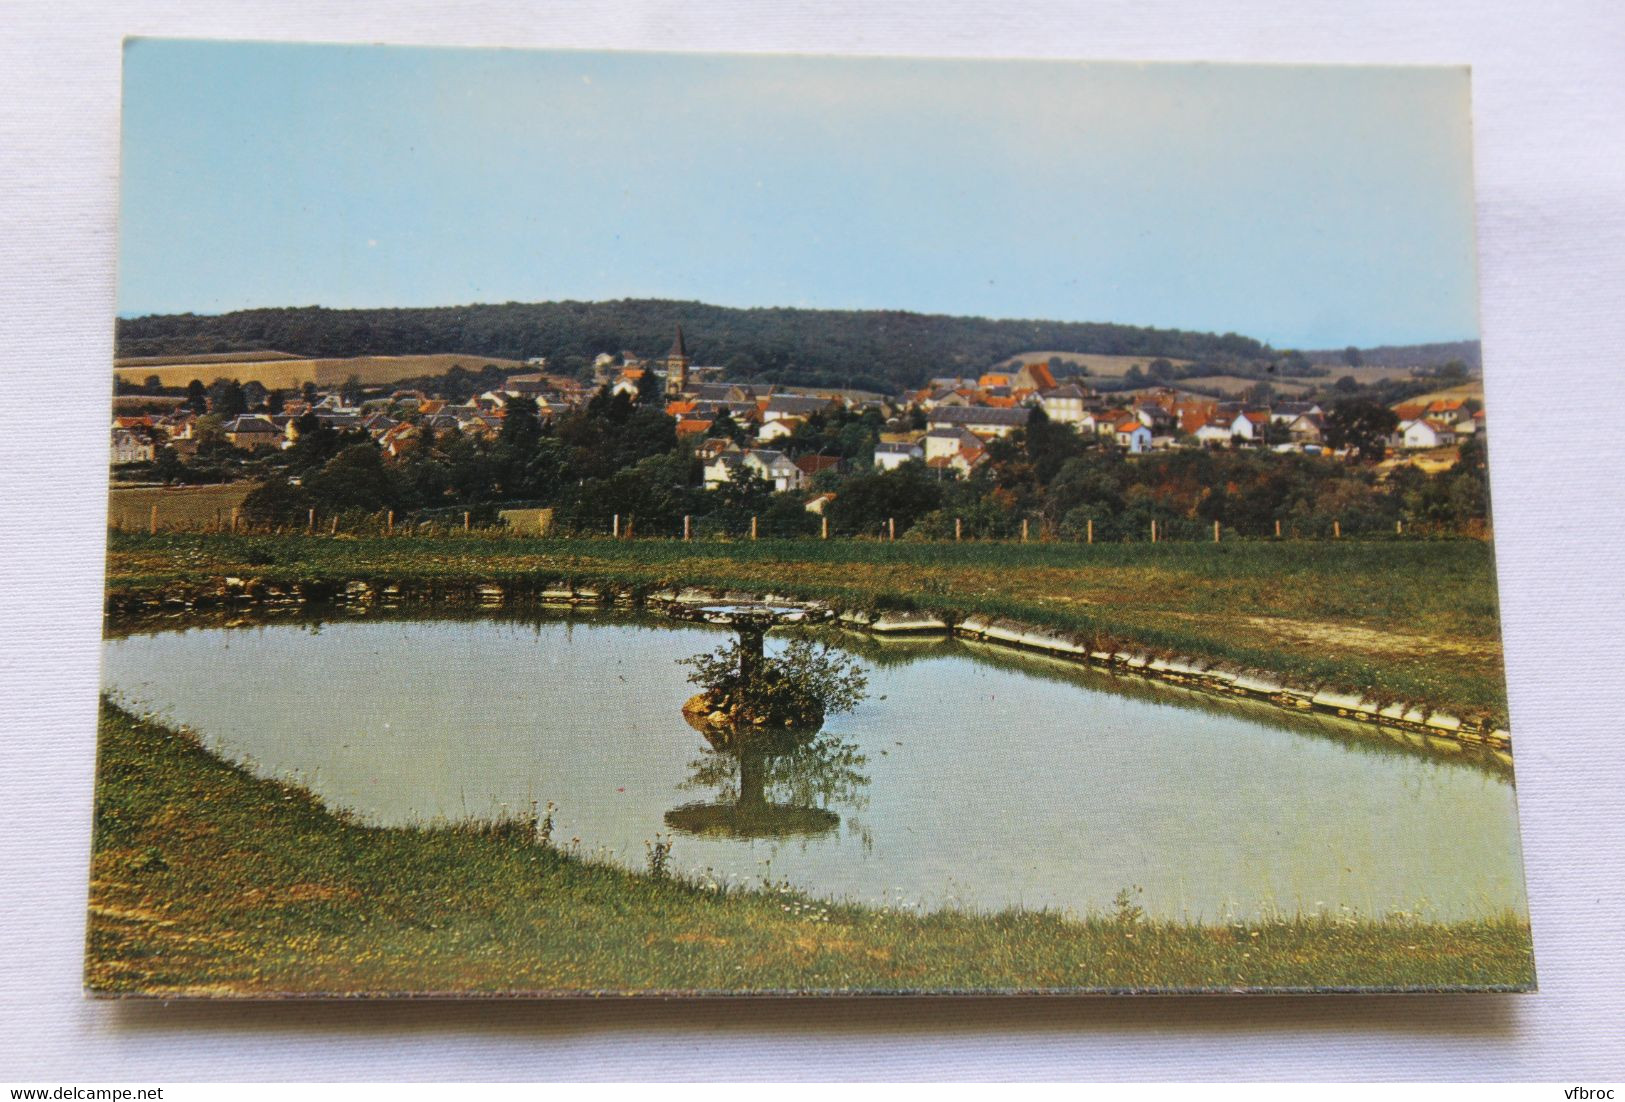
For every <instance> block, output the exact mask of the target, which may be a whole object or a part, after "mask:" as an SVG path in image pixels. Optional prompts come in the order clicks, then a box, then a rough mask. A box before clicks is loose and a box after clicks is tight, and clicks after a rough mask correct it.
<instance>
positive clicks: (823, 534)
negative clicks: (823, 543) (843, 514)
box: [818, 516, 829, 540]
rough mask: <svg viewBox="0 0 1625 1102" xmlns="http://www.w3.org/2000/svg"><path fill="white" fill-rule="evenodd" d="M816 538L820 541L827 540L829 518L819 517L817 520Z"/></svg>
mask: <svg viewBox="0 0 1625 1102" xmlns="http://www.w3.org/2000/svg"><path fill="white" fill-rule="evenodd" d="M818 538H819V539H821V540H827V539H829V518H828V517H824V516H821V517H819V518H818Z"/></svg>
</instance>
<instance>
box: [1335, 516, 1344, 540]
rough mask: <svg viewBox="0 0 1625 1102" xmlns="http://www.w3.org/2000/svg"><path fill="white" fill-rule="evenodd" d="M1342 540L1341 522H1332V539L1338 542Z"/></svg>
mask: <svg viewBox="0 0 1625 1102" xmlns="http://www.w3.org/2000/svg"><path fill="white" fill-rule="evenodd" d="M1342 538H1343V522H1342V521H1340V520H1334V521H1332V539H1334V540H1340V539H1342Z"/></svg>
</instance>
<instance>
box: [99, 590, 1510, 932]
mask: <svg viewBox="0 0 1625 1102" xmlns="http://www.w3.org/2000/svg"><path fill="white" fill-rule="evenodd" d="M780 634H781V633H777V632H776V633H774V634H773V635H770V636H769V637H768V642H767V647H768V651H769V653H773V652H774V649H775V648H776V647H782V646H783V645H784V643H783V641H782V640H781V639H779V638H778V636H779V635H780ZM830 637H831V638H833V639H836V640H837V641H839V642H840V643H841V645H842V646H844V647H848V648H850V649H851V650H852V651H853V652H854V653H855V654H856V655H857V656H858V658H859V659H860V660H861V661H862V662H863V664H864V665H865V666H866V667H867V668H868V671H869V693H868V697H867V699H866V700H865V701H864V702H863V703H862V704H861V705H859V707H858V708H857V710H856V711H854V712H851V713H847V714H844V715H837V716H833V717H830V719H829V720H828V721H827V722H826V723H825V725H824V729H823V732H822V734H820V736H819V737H818V738H817V739H816V740H815V741H814V742H812V743H811V744H809V745H806V746H804V747H801V748H799V749H796V750H794V751H792V752H787V753H779V754H773V755H763V754H756V755H752V754H748V753H747V754H745V755H743V756H740V755H737V754H729V753H723V752H720V751H716V750H713V749H712V748H711V746H710V745H709V744H708V743H707V741H706V740H705V739H704V738H703V737H702V736H701V735H700V734H699V733H698V732H696V731H695V730H694V729H693V728H691V727H690V726H688V725H687V724H686V723H685V722H684V719H683V716H682V714H681V713H680V708H681V706H682V704H683V701H684V700H685V698H686V697H688V696H689V695H690V694H691V693H692V692H693V691H694V687H693V686H691V685H689V684H688V683H687V682H686V680H685V676H686V672H687V671H686V668H685V667H682V666H679V665H678V664H677V660H678V659H680V658H684V657H686V656H689V655H691V654H694V653H696V652H699V651H704V650H709V649H712V648H715V647H716V646H717V645H719V644H720V643H722V642H725V641H726V640H727V639H728V635H727V633H726V632H725V631H723V630H721V629H717V628H712V627H708V626H705V625H698V624H686V623H685V624H678V623H675V622H672V621H669V620H664V619H656V618H647V617H635V616H632V615H631V614H624V615H623V614H608V613H605V614H594V615H590V616H575V617H571V616H564V615H560V616H551V615H545V614H544V615H528V616H523V617H514V616H506V617H504V616H492V617H463V618H445V619H422V618H403V617H400V616H399V614H395V615H394V616H386V615H380V614H372V615H367V616H346V615H345V614H344V613H342V612H341V613H337V614H336V615H335V618H331V619H327V620H325V621H316V620H309V619H294V618H285V619H282V620H278V621H272V622H265V623H259V624H252V625H248V626H238V627H195V628H191V629H185V630H167V631H155V632H145V633H138V634H128V635H124V636H122V637H110V638H109V639H108V640H107V641H106V643H105V648H104V683H105V685H106V687H107V689H108V691H109V692H111V693H112V694H113V695H114V697H115V698H116V699H118V700H120V701H121V702H123V703H125V704H126V705H128V706H131V707H135V708H139V709H142V710H151V711H154V712H157V713H158V714H159V715H160V716H162V717H163V718H165V719H167V720H168V721H170V722H173V723H177V724H184V725H186V726H189V727H191V728H193V729H195V730H196V731H198V732H200V733H201V734H202V736H203V737H204V740H205V742H206V743H207V744H208V745H209V746H210V747H211V748H213V749H214V750H215V751H216V752H218V753H220V754H221V755H222V756H223V757H225V758H227V759H229V760H231V761H234V762H237V763H240V764H243V765H245V766H246V767H248V768H250V769H251V770H253V771H254V772H256V773H258V774H260V775H264V776H274V777H278V778H280V779H285V780H292V781H295V782H297V783H299V784H302V785H304V786H305V787H307V788H309V789H311V790H312V791H314V792H315V793H316V794H317V795H318V796H320V797H321V799H322V800H324V801H325V802H326V803H327V804H328V805H329V806H332V807H337V808H345V809H348V810H350V811H352V812H354V813H355V814H357V815H358V816H360V817H361V819H362V820H363V821H365V822H369V823H373V824H380V825H399V824H409V823H423V822H430V821H435V820H446V819H459V818H466V817H491V816H493V815H499V814H504V813H522V812H525V811H528V809H529V808H530V806H531V804H532V801H535V802H537V803H539V804H545V803H547V802H548V801H551V802H553V803H554V804H555V805H557V812H556V825H555V830H554V838H555V841H556V842H558V843H562V844H568V843H569V840H570V839H572V838H579V839H580V843H579V846H580V852H581V853H583V854H584V855H587V856H597V857H600V858H604V859H608V860H613V861H616V862H619V863H621V864H624V865H625V866H627V867H629V868H642V867H643V866H644V863H645V860H646V850H645V843H646V842H649V841H651V840H654V838H655V836H656V834H657V833H658V834H660V835H662V836H665V835H669V836H671V838H672V841H673V849H672V854H671V865H672V868H673V869H674V870H675V871H679V872H684V873H692V874H699V875H703V876H708V877H711V878H715V879H718V880H725V881H728V882H732V883H741V884H748V885H759V884H762V883H764V882H769V883H774V884H781V883H788V884H790V885H792V886H794V887H795V888H797V889H800V890H802V891H805V892H806V893H808V894H810V895H812V896H816V897H821V898H834V899H846V900H851V901H855V902H861V903H867V904H872V905H879V906H893V907H909V908H924V909H935V908H939V907H944V906H960V907H968V908H975V909H980V910H999V909H1003V908H1007V907H1024V908H1051V909H1057V910H1064V911H1070V912H1073V913H1077V914H1083V913H1087V912H1089V911H1091V910H1094V911H1106V910H1109V909H1110V908H1111V906H1112V903H1113V899H1114V897H1116V896H1117V895H1118V893H1119V892H1121V891H1123V890H1124V889H1128V890H1129V892H1130V893H1131V897H1132V898H1133V900H1134V901H1135V902H1136V903H1137V904H1138V905H1139V906H1141V907H1143V908H1144V909H1145V911H1146V912H1147V913H1148V914H1151V915H1156V916H1162V917H1170V918H1190V919H1205V920H1214V919H1219V918H1223V917H1226V916H1236V917H1255V916H1258V915H1261V914H1271V913H1276V912H1286V913H1288V914H1291V913H1298V912H1302V913H1315V912H1319V911H1326V912H1329V913H1333V914H1347V913H1349V912H1357V913H1359V914H1363V915H1380V914H1386V913H1390V912H1396V911H1405V912H1413V913H1420V914H1421V915H1422V916H1423V917H1426V918H1431V919H1440V920H1449V919H1461V918H1476V917H1487V916H1490V915H1494V914H1499V913H1502V912H1506V911H1510V912H1514V913H1517V914H1523V913H1524V901H1523V900H1524V895H1523V869H1522V864H1521V858H1520V851H1519V842H1518V828H1517V809H1516V800H1515V794H1514V790H1513V786H1512V784H1511V783H1510V780H1509V778H1508V776H1507V775H1506V774H1505V772H1504V771H1497V770H1494V769H1490V768H1485V767H1483V766H1480V765H1475V764H1473V763H1471V762H1467V761H1457V760H1448V759H1441V758H1438V757H1434V756H1429V755H1425V754H1417V753H1410V752H1405V751H1403V750H1399V749H1391V748H1389V747H1388V746H1387V745H1386V744H1384V743H1382V742H1381V741H1380V740H1379V739H1377V738H1374V737H1373V736H1372V735H1371V734H1370V733H1369V731H1368V730H1364V731H1362V730H1351V729H1350V728H1353V727H1354V725H1353V724H1348V723H1345V722H1342V721H1337V720H1331V719H1308V718H1306V719H1295V718H1293V717H1290V716H1287V715H1285V714H1284V713H1273V712H1271V711H1269V710H1267V709H1264V708H1259V707H1255V708H1246V707H1238V706H1235V705H1230V704H1227V703H1221V702H1217V701H1213V700H1210V699H1208V698H1205V697H1202V696H1200V695H1198V694H1195V693H1192V692H1190V691H1188V690H1182V689H1177V688H1174V687H1171V686H1158V685H1153V684H1148V683H1145V682H1140V681H1136V680H1132V679H1128V678H1114V677H1112V676H1111V675H1108V674H1105V673H1100V672H1097V671H1091V670H1088V669H1083V668H1077V667H1072V666H1069V665H1065V664H1062V663H1059V662H1055V661H1050V660H1045V659H1041V658H1037V657H1027V656H1022V655H1015V654H1011V653H1009V652H1005V651H1001V650H998V649H996V648H993V647H989V646H985V645H976V644H969V643H962V642H955V641H947V640H938V641H918V640H915V641H896V642H877V641H875V640H871V639H868V638H867V637H859V636H855V635H851V634H846V633H831V634H830Z"/></svg>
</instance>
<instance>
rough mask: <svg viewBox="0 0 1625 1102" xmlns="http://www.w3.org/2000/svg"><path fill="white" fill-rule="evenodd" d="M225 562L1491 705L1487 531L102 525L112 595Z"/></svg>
mask: <svg viewBox="0 0 1625 1102" xmlns="http://www.w3.org/2000/svg"><path fill="white" fill-rule="evenodd" d="M226 575H234V576H239V577H260V578H263V579H266V580H268V581H280V582H284V583H293V582H317V583H325V584H330V585H342V584H343V583H344V582H345V581H348V580H351V579H361V580H367V581H372V582H378V583H384V582H395V583H401V584H412V583H415V584H426V585H433V584H434V583H436V582H449V581H454V580H470V579H473V580H479V581H489V582H494V583H497V584H516V585H517V584H528V583H534V582H535V581H536V580H537V579H544V580H553V579H564V578H570V579H574V580H576V581H577V582H590V583H595V584H598V585H609V586H624V587H630V588H643V589H651V588H656V587H660V586H666V585H699V586H715V587H723V588H735V589H743V590H752V591H758V592H760V591H765V590H773V591H777V592H791V593H794V594H796V595H800V596H807V597H820V598H827V599H832V600H836V601H839V602H843V603H846V604H850V605H859V606H871V607H873V606H878V607H903V608H908V607H923V608H933V609H939V610H943V611H950V612H956V613H960V614H968V613H978V612H979V613H984V614H989V615H994V616H1008V617H1011V618H1014V619H1019V620H1024V621H1028V622H1031V623H1036V624H1040V625H1044V626H1049V627H1055V628H1062V629H1066V630H1070V631H1076V632H1080V633H1083V634H1086V635H1090V636H1094V637H1096V638H1098V639H1101V640H1104V641H1112V642H1116V643H1121V644H1133V645H1140V646H1145V647H1150V648H1154V649H1157V650H1161V651H1165V652H1168V653H1170V654H1187V655H1196V656H1200V657H1205V658H1210V659H1216V660H1228V661H1233V662H1237V663H1240V664H1243V665H1248V666H1256V667H1259V668H1263V669H1268V670H1271V671H1274V672H1276V673H1279V674H1281V675H1283V676H1286V677H1289V678H1291V679H1294V680H1296V681H1302V682H1313V683H1319V684H1325V685H1328V686H1330V687H1335V688H1339V689H1343V690H1348V691H1359V692H1366V693H1371V694H1375V695H1380V696H1382V697H1384V698H1386V699H1390V700H1396V699H1397V700H1407V701H1413V702H1422V703H1426V704H1428V705H1431V706H1434V707H1439V708H1444V709H1447V710H1451V711H1454V712H1457V713H1459V714H1462V715H1463V716H1466V717H1484V718H1487V719H1489V720H1490V721H1491V722H1493V723H1495V724H1497V725H1504V724H1505V721H1506V695H1505V683H1504V680H1503V675H1502V667H1501V643H1500V626H1499V621H1498V618H1497V613H1496V598H1495V575H1494V564H1493V559H1492V555H1491V550H1490V547H1489V546H1488V545H1487V544H1484V543H1480V542H1477V541H1469V540H1461V541H1439V542H1408V541H1381V542H1376V541H1373V542H1366V541H1354V540H1346V541H1332V542H1290V541H1289V542H1280V543H1273V542H1236V543H1230V544H1218V545H1214V544H1208V543H1160V544H1149V543H1146V544H1114V545H1105V544H1097V545H1094V546H1080V545H1077V544H1027V545H1019V544H1017V545H1012V544H983V543H962V544H955V543H937V544H927V543H906V542H903V543H876V542H857V541H849V540H841V541H835V540H832V541H829V542H821V541H817V540H803V541H793V540H782V541H778V540H763V541H760V542H736V543H722V542H694V543H681V542H676V541H662V540H632V541H620V542H616V541H612V540H607V539H574V540H568V539H487V538H479V537H472V538H458V537H439V538H417V537H401V538H394V539H383V538H373V539H352V538H340V539H328V538H323V537H304V536H282V537H273V536H229V535H224V536H219V535H209V536H205V535H158V536H147V535H140V534H117V533H115V534H114V535H113V536H112V539H111V551H110V555H109V563H108V587H109V591H110V593H112V594H114V595H128V594H135V593H158V592H161V591H162V590H163V589H164V588H165V587H167V586H174V585H182V584H191V583H197V582H201V581H205V580H207V579H209V578H218V577H223V576H226Z"/></svg>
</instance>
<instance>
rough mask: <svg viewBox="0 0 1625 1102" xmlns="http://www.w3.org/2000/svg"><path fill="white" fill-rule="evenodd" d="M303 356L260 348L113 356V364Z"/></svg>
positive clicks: (159, 364) (246, 360)
mask: <svg viewBox="0 0 1625 1102" xmlns="http://www.w3.org/2000/svg"><path fill="white" fill-rule="evenodd" d="M303 358H304V357H302V356H300V355H299V354H297V353H295V352H277V351H275V350H274V349H269V348H266V349H260V350H257V351H253V352H193V353H189V354H187V355H183V356H115V357H114V358H113V366H114V367H115V368H125V367H164V366H166V365H168V364H227V363H251V362H254V361H256V360H299V359H303Z"/></svg>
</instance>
